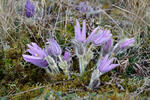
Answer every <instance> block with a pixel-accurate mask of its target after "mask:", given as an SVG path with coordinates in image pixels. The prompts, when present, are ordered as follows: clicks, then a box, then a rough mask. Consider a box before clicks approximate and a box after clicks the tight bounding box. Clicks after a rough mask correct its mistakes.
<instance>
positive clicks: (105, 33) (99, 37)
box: [92, 29, 112, 46]
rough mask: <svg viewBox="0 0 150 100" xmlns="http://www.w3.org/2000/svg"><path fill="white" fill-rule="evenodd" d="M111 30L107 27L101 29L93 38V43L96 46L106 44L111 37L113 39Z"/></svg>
mask: <svg viewBox="0 0 150 100" xmlns="http://www.w3.org/2000/svg"><path fill="white" fill-rule="evenodd" d="M111 36H112V34H111V32H110V30H107V29H101V30H99V31H98V32H97V34H95V35H94V36H93V38H92V43H93V44H94V45H95V46H100V45H102V44H104V43H105V42H107V41H108V40H109V39H111Z"/></svg>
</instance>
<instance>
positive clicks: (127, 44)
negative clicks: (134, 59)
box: [119, 38, 134, 48]
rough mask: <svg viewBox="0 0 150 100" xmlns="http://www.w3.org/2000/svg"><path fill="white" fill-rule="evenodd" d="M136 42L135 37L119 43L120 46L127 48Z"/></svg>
mask: <svg viewBox="0 0 150 100" xmlns="http://www.w3.org/2000/svg"><path fill="white" fill-rule="evenodd" d="M133 43H134V38H131V39H127V40H125V41H123V42H122V43H120V44H119V48H126V47H128V46H131V45H132V44H133Z"/></svg>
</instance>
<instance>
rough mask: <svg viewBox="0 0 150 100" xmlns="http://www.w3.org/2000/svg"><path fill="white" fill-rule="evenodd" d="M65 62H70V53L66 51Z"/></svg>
mask: <svg viewBox="0 0 150 100" xmlns="http://www.w3.org/2000/svg"><path fill="white" fill-rule="evenodd" d="M64 60H65V61H67V62H68V61H69V60H70V52H68V51H65V53H64Z"/></svg>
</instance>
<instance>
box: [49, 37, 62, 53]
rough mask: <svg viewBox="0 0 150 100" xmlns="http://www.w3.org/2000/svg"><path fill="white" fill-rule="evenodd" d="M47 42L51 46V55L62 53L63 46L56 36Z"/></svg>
mask: <svg viewBox="0 0 150 100" xmlns="http://www.w3.org/2000/svg"><path fill="white" fill-rule="evenodd" d="M47 43H48V44H49V47H48V49H47V52H48V54H49V55H51V56H59V55H61V53H62V50H61V47H60V46H59V44H58V43H57V41H56V40H55V39H54V38H51V39H49V40H48V42H47Z"/></svg>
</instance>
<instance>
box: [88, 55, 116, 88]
mask: <svg viewBox="0 0 150 100" xmlns="http://www.w3.org/2000/svg"><path fill="white" fill-rule="evenodd" d="M108 58H109V55H108V54H107V55H106V56H105V57H104V59H103V60H100V61H99V63H98V66H97V69H95V70H94V71H93V73H92V76H91V80H90V84H89V88H90V89H94V88H98V87H99V85H100V78H99V77H100V76H101V75H103V74H104V73H106V72H108V71H111V70H112V69H114V68H115V67H117V66H119V64H112V63H113V61H114V58H112V59H110V60H109V59H108Z"/></svg>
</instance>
